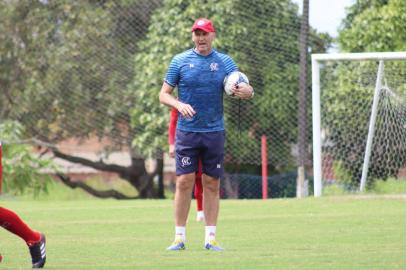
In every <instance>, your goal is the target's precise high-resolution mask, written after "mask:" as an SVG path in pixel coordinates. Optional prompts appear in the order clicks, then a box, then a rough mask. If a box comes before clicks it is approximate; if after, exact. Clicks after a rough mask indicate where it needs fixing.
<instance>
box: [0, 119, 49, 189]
mask: <svg viewBox="0 0 406 270" xmlns="http://www.w3.org/2000/svg"><path fill="white" fill-rule="evenodd" d="M23 132H24V130H23V127H22V125H21V124H19V123H17V122H9V121H6V122H4V123H1V124H0V138H2V140H4V141H5V142H6V143H5V144H3V145H2V148H3V159H2V163H3V189H4V190H3V191H4V192H6V193H12V194H16V195H21V194H24V193H30V194H33V195H34V196H38V195H39V194H40V193H42V192H45V193H46V192H47V186H48V184H49V183H50V181H52V179H51V177H50V176H49V175H48V174H44V173H43V172H41V171H44V170H48V169H55V166H54V165H53V164H52V161H50V160H45V159H41V158H39V156H37V155H35V154H33V149H32V147H31V146H30V145H26V144H18V143H10V144H8V143H7V141H18V140H19V138H20V136H21V134H22V133H23Z"/></svg>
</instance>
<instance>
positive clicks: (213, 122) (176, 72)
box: [165, 49, 238, 132]
mask: <svg viewBox="0 0 406 270" xmlns="http://www.w3.org/2000/svg"><path fill="white" fill-rule="evenodd" d="M236 70H238V67H237V66H236V64H235V63H234V61H233V59H232V58H231V57H230V56H228V55H226V54H223V53H220V52H218V51H216V50H214V49H213V50H212V52H211V53H210V54H209V55H207V56H204V55H200V54H198V53H197V52H196V51H195V50H194V49H190V50H187V51H185V52H183V53H181V54H178V55H176V56H175V57H174V58H173V59H172V61H171V63H170V65H169V68H168V71H167V74H166V77H165V82H166V83H168V84H169V85H171V86H172V87H176V86H178V98H179V100H180V101H181V102H183V103H187V104H190V105H191V106H192V107H193V109H194V110H195V112H196V114H195V115H194V116H193V117H192V118H185V117H183V116H182V115H180V114H179V119H178V124H177V129H179V130H182V131H190V132H214V131H221V130H224V114H223V92H224V88H223V81H224V78H225V77H226V76H227V75H228V74H229V73H231V72H233V71H236Z"/></svg>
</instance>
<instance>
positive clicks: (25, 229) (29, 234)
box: [0, 207, 41, 245]
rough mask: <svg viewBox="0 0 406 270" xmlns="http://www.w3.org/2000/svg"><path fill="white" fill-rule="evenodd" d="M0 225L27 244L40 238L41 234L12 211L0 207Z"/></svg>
mask: <svg viewBox="0 0 406 270" xmlns="http://www.w3.org/2000/svg"><path fill="white" fill-rule="evenodd" d="M0 226H1V227H3V228H4V229H6V230H8V231H9V232H11V233H14V234H15V235H17V236H19V237H20V238H21V239H23V240H24V241H25V242H26V243H27V245H30V244H34V243H36V242H38V241H39V240H40V239H41V234H40V233H39V232H36V231H34V230H32V229H31V228H30V227H29V226H28V225H27V224H25V223H24V221H22V219H21V218H20V217H19V216H18V215H17V214H16V213H14V212H13V211H11V210H9V209H7V208H3V207H0Z"/></svg>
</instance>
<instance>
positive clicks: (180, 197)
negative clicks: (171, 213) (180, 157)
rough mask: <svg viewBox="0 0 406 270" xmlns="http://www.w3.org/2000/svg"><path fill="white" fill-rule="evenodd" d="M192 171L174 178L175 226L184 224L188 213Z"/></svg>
mask: <svg viewBox="0 0 406 270" xmlns="http://www.w3.org/2000/svg"><path fill="white" fill-rule="evenodd" d="M194 176H195V174H194V173H189V174H184V175H180V176H178V177H177V179H176V192H175V223H176V226H186V221H187V217H188V214H189V208H190V201H191V199H192V197H191V194H192V190H193V185H194V180H195V179H194Z"/></svg>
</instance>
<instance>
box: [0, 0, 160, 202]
mask: <svg viewBox="0 0 406 270" xmlns="http://www.w3.org/2000/svg"><path fill="white" fill-rule="evenodd" d="M159 4H160V1H146V0H145V1H144V0H140V1H119V2H117V1H90V0H89V1H74V2H72V1H68V0H63V1H57V2H55V1H28V2H27V1H2V2H1V4H0V15H1V18H2V20H1V23H0V30H1V33H0V37H1V40H2V42H1V43H0V55H1V58H2V59H1V62H0V73H1V75H0V76H1V77H0V82H1V83H0V90H1V91H2V93H4V95H5V97H6V99H1V101H0V102H1V111H0V113H1V115H0V116H1V118H3V119H4V118H8V119H18V120H19V121H20V122H21V124H22V125H23V126H24V127H25V134H24V137H28V138H36V139H37V140H40V141H42V142H44V143H43V145H45V146H47V147H48V146H49V145H53V147H48V149H49V150H50V151H52V152H53V154H54V155H55V156H56V157H58V158H62V159H65V160H68V161H71V162H76V163H82V164H85V165H86V166H89V167H93V168H96V169H98V170H102V171H111V172H116V173H117V174H119V175H120V176H121V177H122V178H123V179H124V180H127V181H128V182H129V183H130V184H131V185H132V186H134V187H135V188H136V189H137V190H138V192H139V196H140V197H155V196H157V191H156V188H154V186H153V182H152V180H153V177H154V176H155V175H156V174H157V173H158V172H159V171H160V170H162V162H161V163H159V165H160V166H158V168H157V170H156V171H155V172H153V173H147V172H146V170H145V166H144V158H142V157H139V155H136V154H135V151H133V150H132V148H131V141H132V139H133V136H134V130H133V129H132V128H131V127H130V118H129V115H128V111H129V108H130V107H132V106H133V105H134V104H135V103H136V101H135V99H134V96H133V95H132V93H131V92H126V86H127V84H128V82H129V81H130V80H131V78H132V76H133V69H132V61H133V60H132V57H133V55H134V54H135V53H136V52H137V50H138V49H137V45H136V44H137V40H139V39H140V38H142V37H143V35H144V33H145V31H146V27H147V26H148V23H147V22H148V20H149V17H150V14H151V12H152V11H153V10H154V9H155V8H156V7H157V6H159ZM89 108H91V109H89ZM44 112H48V113H44ZM91 136H97V137H98V138H100V139H102V138H109V139H110V140H111V141H112V143H111V146H110V148H106V149H104V150H105V152H106V153H107V154H108V153H109V152H111V151H113V150H117V149H124V150H127V151H129V155H130V156H131V157H132V159H131V161H132V164H131V165H130V166H128V167H125V166H118V165H110V164H105V163H104V162H103V161H99V162H94V161H91V160H87V159H83V158H79V157H77V156H73V155H71V154H68V153H64V152H63V151H62V150H60V149H58V148H57V147H56V145H57V143H58V142H61V141H63V140H66V139H68V138H72V137H74V138H79V139H86V138H88V137H91ZM59 176H60V178H61V179H62V180H63V182H64V183H66V184H68V185H70V186H72V185H74V183H73V182H72V181H71V179H70V178H69V177H68V176H66V175H62V174H59ZM81 185H82V187H84V188H86V190H87V191H89V192H91V193H92V194H94V195H96V196H100V197H108V196H111V197H116V198H126V197H125V196H124V195H122V194H117V193H114V192H112V193H108V192H98V191H97V190H93V189H91V188H90V187H87V186H86V185H85V183H81ZM161 196H162V194H161Z"/></svg>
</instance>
